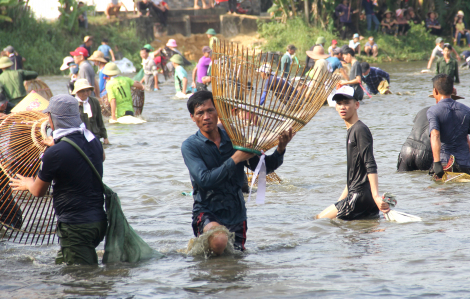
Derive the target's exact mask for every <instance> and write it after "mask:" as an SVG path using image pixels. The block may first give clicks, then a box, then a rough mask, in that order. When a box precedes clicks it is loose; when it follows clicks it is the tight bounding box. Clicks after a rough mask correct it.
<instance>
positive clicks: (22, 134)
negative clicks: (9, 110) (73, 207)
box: [0, 111, 56, 244]
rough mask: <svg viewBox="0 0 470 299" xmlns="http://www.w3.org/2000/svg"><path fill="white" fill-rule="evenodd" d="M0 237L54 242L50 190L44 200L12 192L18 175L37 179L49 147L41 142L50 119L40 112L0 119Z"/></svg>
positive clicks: (24, 241) (23, 113)
mask: <svg viewBox="0 0 470 299" xmlns="http://www.w3.org/2000/svg"><path fill="white" fill-rule="evenodd" d="M0 121H1V122H0V188H1V190H0V229H1V230H0V237H1V238H4V239H7V240H10V241H13V242H17V243H23V244H44V243H46V244H47V243H51V242H53V241H54V240H55V238H56V236H55V231H56V219H55V212H54V209H53V206H52V197H51V193H50V189H49V190H48V192H47V193H46V195H45V196H43V197H34V196H33V195H32V194H31V193H29V192H28V191H13V190H12V189H11V187H10V179H11V178H14V177H15V176H16V175H17V174H20V175H23V176H26V177H34V176H36V175H37V172H38V170H39V166H40V164H41V155H42V154H43V153H44V151H45V149H46V146H45V145H44V144H43V143H42V141H43V140H44V138H45V136H46V135H45V131H46V127H47V124H48V117H47V116H46V115H45V114H43V113H41V112H33V111H28V112H26V111H25V112H18V113H14V114H9V115H7V116H4V117H2V118H0Z"/></svg>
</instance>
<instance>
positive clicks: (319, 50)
mask: <svg viewBox="0 0 470 299" xmlns="http://www.w3.org/2000/svg"><path fill="white" fill-rule="evenodd" d="M305 53H307V56H308V57H310V58H312V59H315V60H317V59H326V58H328V57H330V55H328V54H325V50H324V49H323V47H322V46H315V47H314V48H313V51H307V52H305Z"/></svg>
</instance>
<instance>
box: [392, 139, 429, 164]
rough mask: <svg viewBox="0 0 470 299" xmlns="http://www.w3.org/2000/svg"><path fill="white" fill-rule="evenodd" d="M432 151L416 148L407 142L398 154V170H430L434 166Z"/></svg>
mask: <svg viewBox="0 0 470 299" xmlns="http://www.w3.org/2000/svg"><path fill="white" fill-rule="evenodd" d="M432 161H433V157H432V151H427V150H423V149H416V148H413V147H410V146H407V145H406V144H405V145H403V147H402V148H401V151H400V154H399V155H398V163H397V170H398V171H414V170H429V169H431V167H432Z"/></svg>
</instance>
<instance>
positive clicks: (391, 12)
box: [384, 9, 393, 16]
mask: <svg viewBox="0 0 470 299" xmlns="http://www.w3.org/2000/svg"><path fill="white" fill-rule="evenodd" d="M388 13H389V14H391V15H392V16H393V11H391V10H389V9H387V10H386V11H385V12H384V16H385V15H386V14H388Z"/></svg>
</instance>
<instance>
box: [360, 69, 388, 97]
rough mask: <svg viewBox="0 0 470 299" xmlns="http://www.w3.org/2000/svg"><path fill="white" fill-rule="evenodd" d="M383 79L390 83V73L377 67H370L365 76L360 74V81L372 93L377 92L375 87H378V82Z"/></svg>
mask: <svg viewBox="0 0 470 299" xmlns="http://www.w3.org/2000/svg"><path fill="white" fill-rule="evenodd" d="M383 80H387V82H388V84H390V75H389V74H388V73H387V72H385V71H382V70H381V69H379V68H378V67H371V68H370V72H369V76H367V77H366V78H364V76H362V82H364V83H366V84H367V90H368V91H369V92H370V93H372V94H378V93H379V91H378V90H377V87H379V84H380V82H382V81H383Z"/></svg>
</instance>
